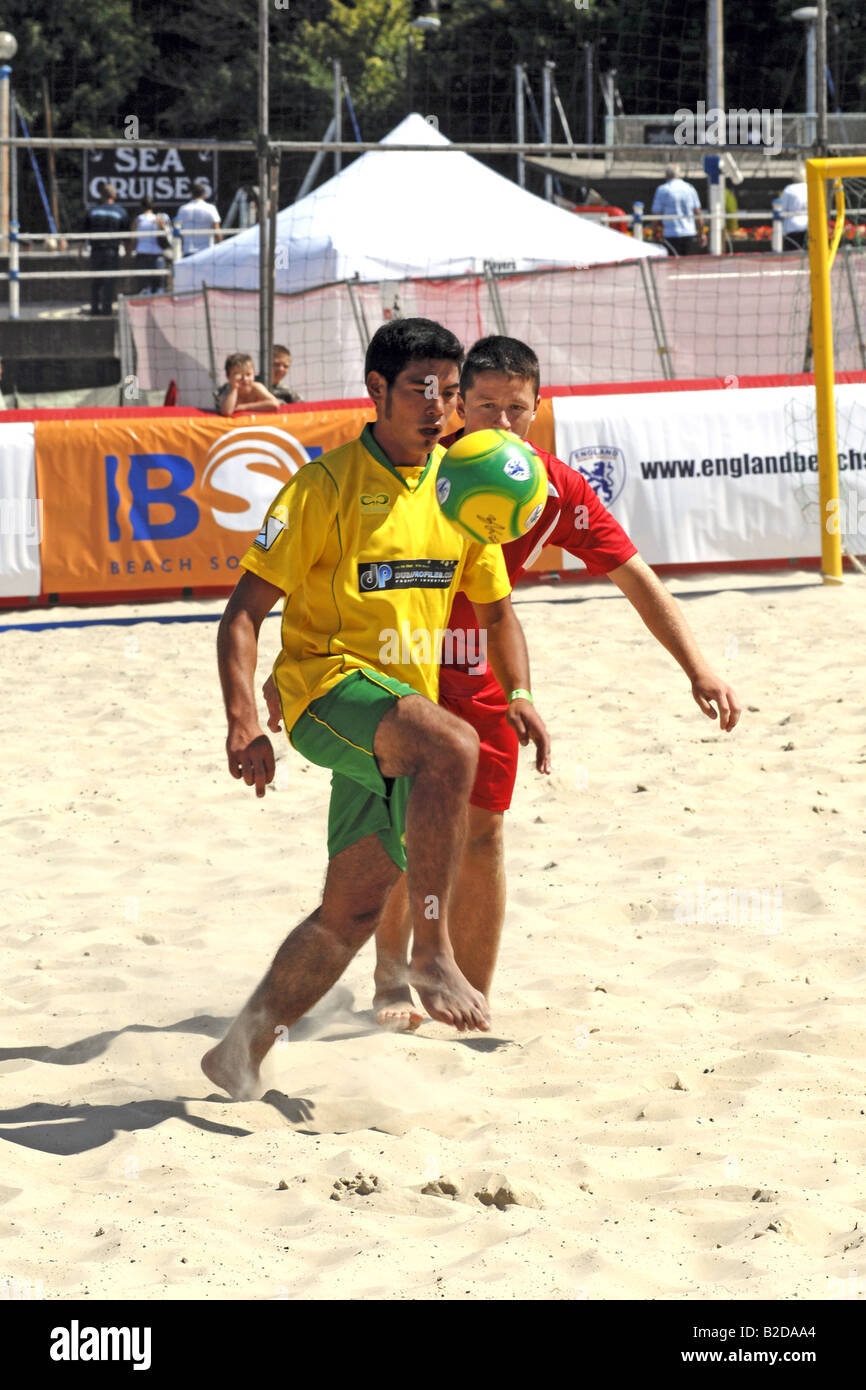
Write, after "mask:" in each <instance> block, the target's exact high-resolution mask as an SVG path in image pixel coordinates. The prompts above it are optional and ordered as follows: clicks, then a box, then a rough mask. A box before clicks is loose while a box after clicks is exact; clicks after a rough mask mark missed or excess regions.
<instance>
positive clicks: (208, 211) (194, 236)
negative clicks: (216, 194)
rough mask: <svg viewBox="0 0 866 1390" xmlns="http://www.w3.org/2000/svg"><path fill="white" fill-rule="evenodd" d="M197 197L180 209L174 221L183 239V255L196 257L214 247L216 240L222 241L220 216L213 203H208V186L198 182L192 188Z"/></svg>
mask: <svg viewBox="0 0 866 1390" xmlns="http://www.w3.org/2000/svg"><path fill="white" fill-rule="evenodd" d="M192 191H193V193H194V194H195V197H194V198H192V199H191V200H190V202H188V203H184V204H183V206H182V207H180V208H178V210H177V216H176V217H175V219H174V224H175V226H176V227H177V228H178V229H179V230H180V232H181V234H182V237H183V254H184V255H185V256H194V255H195V253H196V251H204V250H205V249H206V248H207V247H209V246H213V244H214V239H216V240H217V241H222V232H221V230H220V215H219V213H218V212H217V210H216V208H215V207H214V205H213V203H208V202H206V201H205V200H206V198H207V193H208V186H207V184H206V183H201V182H197V183H194V184H193V186H192Z"/></svg>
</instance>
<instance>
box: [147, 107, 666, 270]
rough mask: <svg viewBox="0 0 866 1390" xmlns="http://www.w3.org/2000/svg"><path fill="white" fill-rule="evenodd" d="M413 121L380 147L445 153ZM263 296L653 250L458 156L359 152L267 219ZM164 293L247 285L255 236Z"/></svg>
mask: <svg viewBox="0 0 866 1390" xmlns="http://www.w3.org/2000/svg"><path fill="white" fill-rule="evenodd" d="M449 143H450V141H448V140H447V139H446V138H445V136H444V135H442V134H441V132H440V131H438V130H436V129H435V127H433V126H431V125H430V124H428V122H427V121H425V120H424V118H423V117H422V116H419V115H418V114H417V113H413V114H412V115H410V116H407V117H406V119H405V120H404V121H401V123H400V124H399V125H398V126H397V127H396V128H395V129H394V130H392V131H391V132H390V134H389V135H386V136H385V138H384V139H383V140H382V141H381V144H383V145H389V144H397V145H407V144H417V145H443V146H444V145H448V144H449ZM276 243H277V244H276V257H275V260H276V271H275V288H276V290H277V292H279V293H284V294H291V293H294V292H296V291H299V290H308V289H312V288H314V287H316V286H319V285H329V284H334V283H335V282H338V281H344V280H361V281H377V280H378V281H382V280H401V279H407V278H409V279H420V278H423V279H439V278H443V277H446V276H452V275H467V274H470V275H471V274H482V273H483V272H484V271H485V269H486V268H487V267H488V266H489V267H490V268H491V269H492V270H494V271H497V272H507V271H522V272H531V271H537V270H548V269H551V268H554V267H556V268H573V267H578V268H580V267H584V266H590V265H604V264H610V263H612V262H618V261H633V260H637V259H638V258H639V257H641V256H658V255H664V254H665V252H664V251H663V250H662V249H661V248H660V247H655V246H651V245H645V244H644V243H642V242H639V241H636V240H635V239H634V238H633V237H627V236H622V235H621V234H620V233H619V232H614V231H611V230H610V228H608V227H604V226H600V225H599V224H598V223H596V222H593V221H591V220H590V219H588V218H583V217H579V216H577V215H576V214H574V213H571V212H566V211H565V210H564V209H562V208H558V207H555V206H554V205H553V204H552V203H547V202H545V201H544V199H542V198H537V197H536V196H535V195H534V194H533V193H527V192H526V190H525V189H523V188H520V187H518V185H517V184H515V183H512V182H511V180H510V179H507V178H503V176H502V175H501V174H497V173H495V172H494V171H493V170H492V169H488V168H487V166H486V165H485V164H482V163H480V161H479V160H477V159H473V158H472V156H471V155H468V154H465V153H463V152H462V151H455V152H454V153H453V154H437V153H435V152H433V151H428V152H426V153H425V152H419V153H414V152H412V151H397V152H395V153H393V154H380V153H379V152H378V151H375V150H370V151H368V153H367V154H364V155H361V156H360V158H359V159H356V160H355V161H354V163H352V164H350V165H349V166H348V168H346V169H343V170H342V171H341V172H340V173H339V174H336V175H335V176H334V177H333V178H331V179H329V180H328V181H327V183H324V184H322V185H321V187H320V188H317V189H315V190H314V191H313V192H312V193H309V194H308V195H307V197H306V198H302V199H301V200H300V202H297V203H294V204H292V206H291V207H288V208H285V209H284V210H283V211H282V212H281V213H279V215H278V217H277V236H276ZM174 278H175V287H176V289H178V290H192V289H197V288H198V287H199V286H200V285H202V284H207V285H210V286H214V287H216V288H221V289H247V290H256V289H258V287H259V229H258V227H249V228H247V230H246V231H244V232H241V233H240V234H239V235H238V236H235V237H231V238H229V239H228V240H226V241H223V242H222V243H221V244H220V245H218V246H213V247H211V248H209V249H207V250H204V251H199V252H198V253H197V254H196V255H194V256H189V257H185V258H184V259H183V260H182V261H180V262H178V264H177V265H176V266H175V277H174Z"/></svg>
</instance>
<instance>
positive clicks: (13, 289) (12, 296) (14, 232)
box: [9, 93, 21, 319]
mask: <svg viewBox="0 0 866 1390" xmlns="http://www.w3.org/2000/svg"><path fill="white" fill-rule="evenodd" d="M9 107H10V113H11V116H12V121H13V124H14V121H15V97H14V96H13V95H12V94H11V93H10V100H9ZM10 182H11V192H10V216H9V317H10V319H18V318H20V317H21V310H20V307H19V306H20V302H21V300H20V294H21V291H20V285H19V280H18V151H17V150H15V149H13V151H12V177H11V181H10Z"/></svg>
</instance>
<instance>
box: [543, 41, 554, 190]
mask: <svg viewBox="0 0 866 1390" xmlns="http://www.w3.org/2000/svg"><path fill="white" fill-rule="evenodd" d="M555 67H556V64H555V63H554V62H553V60H552V59H550V58H548V59H547V60H546V61H545V64H544V73H543V78H542V80H543V86H542V120H543V122H544V143H545V145H550V144H552V143H553V111H552V105H553V103H552V100H551V97H552V90H551V89H552V79H553V69H554V68H555ZM544 196H545V198H546V199H547V201H548V202H549V203H552V202H553V175H552V174H545V175H544Z"/></svg>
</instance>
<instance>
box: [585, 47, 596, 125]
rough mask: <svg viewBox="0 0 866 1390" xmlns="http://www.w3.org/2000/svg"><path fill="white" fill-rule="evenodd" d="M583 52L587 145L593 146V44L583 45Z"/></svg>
mask: <svg viewBox="0 0 866 1390" xmlns="http://www.w3.org/2000/svg"><path fill="white" fill-rule="evenodd" d="M583 51H584V58H585V65H584V66H585V75H586V143H587V144H588V145H591V144H592V138H593V134H594V131H593V100H592V98H593V90H592V84H593V75H594V74H593V62H592V58H593V46H592V44H591V43H585V44H584V45H583Z"/></svg>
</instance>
